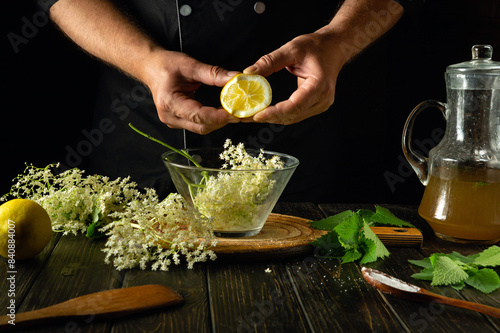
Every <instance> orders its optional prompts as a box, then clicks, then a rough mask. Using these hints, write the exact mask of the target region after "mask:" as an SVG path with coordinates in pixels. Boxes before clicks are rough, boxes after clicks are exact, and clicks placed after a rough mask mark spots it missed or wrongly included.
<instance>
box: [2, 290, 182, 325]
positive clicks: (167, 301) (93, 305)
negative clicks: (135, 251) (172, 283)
mask: <svg viewBox="0 0 500 333" xmlns="http://www.w3.org/2000/svg"><path fill="white" fill-rule="evenodd" d="M182 302H183V298H182V296H181V295H179V294H178V293H177V292H176V291H175V290H173V289H170V288H168V287H165V286H162V285H157V284H151V285H145V286H139V287H130V288H122V289H113V290H107V291H101V292H98V293H94V294H89V295H85V296H80V297H76V298H72V299H70V300H68V301H66V302H62V303H59V304H56V305H52V306H49V307H46V308H42V309H39V310H35V311H29V312H21V313H16V314H15V318H14V323H15V326H14V325H12V324H10V323H9V321H11V320H12V319H13V318H11V317H10V316H2V317H0V331H2V332H3V331H4V330H5V329H8V328H11V329H18V328H23V327H27V326H31V325H39V324H46V323H54V322H60V321H68V320H75V319H78V318H88V317H89V316H95V318H100V319H103V318H104V319H107V318H117V317H121V316H124V315H127V314H131V313H136V312H140V311H144V310H148V309H154V308H159V307H162V306H167V305H175V304H179V303H182Z"/></svg>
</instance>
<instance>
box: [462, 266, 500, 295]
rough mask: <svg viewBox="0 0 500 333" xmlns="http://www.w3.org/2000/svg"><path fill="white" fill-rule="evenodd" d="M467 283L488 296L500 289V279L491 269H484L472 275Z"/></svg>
mask: <svg viewBox="0 0 500 333" xmlns="http://www.w3.org/2000/svg"><path fill="white" fill-rule="evenodd" d="M465 283H467V284H468V285H470V286H472V287H474V288H476V289H479V290H480V291H482V292H483V293H486V294H488V293H491V292H492V291H493V290H496V289H498V288H499V287H500V278H499V277H498V274H497V273H496V272H495V271H494V270H492V269H491V268H483V269H480V270H479V271H477V273H475V274H470V276H469V278H467V279H466V280H465Z"/></svg>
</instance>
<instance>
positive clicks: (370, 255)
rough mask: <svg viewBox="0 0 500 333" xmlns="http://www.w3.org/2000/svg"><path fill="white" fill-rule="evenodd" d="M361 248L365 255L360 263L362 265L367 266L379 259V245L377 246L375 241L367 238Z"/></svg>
mask: <svg viewBox="0 0 500 333" xmlns="http://www.w3.org/2000/svg"><path fill="white" fill-rule="evenodd" d="M360 247H361V249H362V250H363V251H362V252H363V253H364V254H363V257H362V258H361V260H360V261H359V263H360V264H361V265H364V264H367V263H369V262H374V261H377V259H378V257H377V245H375V242H374V241H372V240H371V239H368V238H366V239H365V240H364V242H363V243H362V244H361V246H360Z"/></svg>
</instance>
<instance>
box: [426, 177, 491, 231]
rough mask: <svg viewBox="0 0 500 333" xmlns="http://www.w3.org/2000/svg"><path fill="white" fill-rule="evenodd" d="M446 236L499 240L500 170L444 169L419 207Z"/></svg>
mask: <svg viewBox="0 0 500 333" xmlns="http://www.w3.org/2000/svg"><path fill="white" fill-rule="evenodd" d="M418 212H419V214H420V216H422V217H423V218H424V219H426V220H427V222H428V223H429V225H430V226H431V227H432V229H433V230H434V232H435V233H436V234H437V235H438V236H440V237H441V236H445V237H443V238H456V239H460V240H477V241H494V240H500V170H479V171H478V170H473V171H470V170H450V169H447V170H444V171H443V170H441V172H437V175H436V176H434V175H431V176H430V178H429V183H428V185H427V187H426V189H425V192H424V196H423V198H422V202H421V204H420V207H419V209H418Z"/></svg>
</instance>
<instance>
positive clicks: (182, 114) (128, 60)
mask: <svg viewBox="0 0 500 333" xmlns="http://www.w3.org/2000/svg"><path fill="white" fill-rule="evenodd" d="M50 17H51V19H52V20H53V21H54V22H55V23H56V24H57V25H58V26H59V27H60V28H61V30H63V31H64V32H65V33H66V34H67V35H68V36H69V37H70V38H71V39H72V40H73V41H74V42H75V43H77V44H78V45H80V46H81V47H82V48H83V49H85V50H86V51H87V52H89V53H91V54H93V55H94V56H96V57H97V58H99V59H101V60H103V61H105V62H106V63H108V64H111V65H113V66H115V67H117V68H119V69H120V70H122V71H124V72H125V73H127V74H129V75H130V76H132V77H134V78H136V79H137V80H139V81H141V82H143V83H145V84H146V85H147V86H148V87H149V89H150V90H151V92H152V94H153V99H154V102H155V105H156V108H157V111H158V117H159V118H160V120H161V121H162V122H164V123H165V124H167V125H168V126H169V127H172V128H185V129H187V130H189V131H192V132H195V133H199V134H207V133H209V132H211V131H213V130H216V129H218V128H221V127H223V126H224V125H226V124H227V123H229V122H238V121H239V120H238V119H237V118H234V117H233V116H231V115H230V114H229V113H227V112H226V111H224V110H223V109H222V108H219V109H217V108H212V107H206V106H203V105H201V104H200V103H199V102H197V101H195V100H194V99H193V95H194V93H195V91H196V90H197V89H198V88H199V87H200V86H201V85H202V84H207V85H214V86H223V85H224V84H225V83H226V82H227V81H229V80H230V79H231V75H235V74H236V73H234V72H233V73H228V71H226V70H225V69H222V68H220V67H216V66H210V65H207V64H203V63H201V62H199V61H197V60H195V59H193V58H191V57H189V56H187V55H186V54H183V53H179V52H172V51H167V50H165V49H164V48H162V47H160V46H159V45H158V44H156V43H155V42H154V41H153V40H152V39H151V38H150V37H149V36H148V35H147V34H145V33H144V32H143V31H142V30H141V29H139V28H138V27H137V26H136V25H135V23H134V22H133V21H131V20H129V19H128V17H127V16H125V15H124V14H123V13H122V12H121V11H120V10H119V9H118V8H117V7H116V6H115V5H114V3H113V2H112V1H110V0H60V1H58V2H56V3H55V4H54V5H53V6H52V7H51V8H50Z"/></svg>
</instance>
